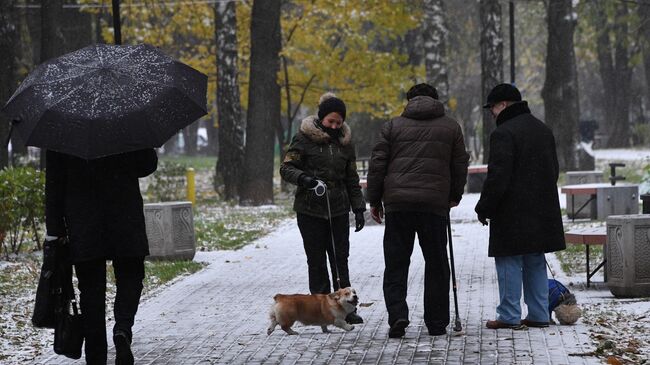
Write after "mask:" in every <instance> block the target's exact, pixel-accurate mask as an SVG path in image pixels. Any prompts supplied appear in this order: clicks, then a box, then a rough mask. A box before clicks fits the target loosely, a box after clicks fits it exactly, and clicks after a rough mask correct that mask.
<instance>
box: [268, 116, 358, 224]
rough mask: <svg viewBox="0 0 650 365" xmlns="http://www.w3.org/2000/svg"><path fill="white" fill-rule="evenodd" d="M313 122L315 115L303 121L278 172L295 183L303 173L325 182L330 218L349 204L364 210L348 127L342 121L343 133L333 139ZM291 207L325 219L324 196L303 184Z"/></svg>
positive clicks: (344, 212)
mask: <svg viewBox="0 0 650 365" xmlns="http://www.w3.org/2000/svg"><path fill="white" fill-rule="evenodd" d="M316 121H317V117H316V116H309V117H307V118H305V119H304V120H303V121H302V124H301V125H300V130H299V131H298V133H296V135H295V136H294V137H293V140H292V141H291V145H290V146H289V150H288V151H287V154H286V156H285V158H284V161H283V162H282V165H281V166H280V175H281V176H282V178H283V179H284V180H286V181H288V182H290V183H292V184H295V185H298V177H299V176H300V175H301V174H303V173H305V174H307V175H310V176H314V177H316V178H317V179H319V180H322V181H323V182H325V184H326V185H327V189H328V192H329V197H330V209H331V213H332V217H335V216H338V215H342V214H348V212H349V211H350V207H352V210H353V211H355V212H357V211H365V210H366V203H365V202H364V200H363V195H362V194H361V186H359V175H358V174H357V164H356V156H355V153H354V146H353V145H352V143H351V131H350V127H349V126H348V125H347V124H346V123H343V126H342V130H343V135H342V136H341V137H340V138H339V140H338V141H332V140H331V138H330V136H329V135H328V134H327V133H325V132H324V131H323V130H321V129H320V128H318V127H317V126H316ZM293 209H294V210H295V211H296V212H298V213H302V214H307V215H311V216H315V217H321V218H327V201H326V200H325V195H323V196H321V197H318V196H316V194H314V192H313V191H312V190H309V189H306V188H304V187H302V186H298V189H297V190H296V198H295V201H294V204H293Z"/></svg>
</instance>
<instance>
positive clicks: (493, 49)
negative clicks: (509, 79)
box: [479, 0, 503, 163]
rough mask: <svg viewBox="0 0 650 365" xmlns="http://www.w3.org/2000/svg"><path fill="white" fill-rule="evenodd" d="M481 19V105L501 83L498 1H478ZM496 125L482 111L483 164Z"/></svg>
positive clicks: (501, 48) (500, 33)
mask: <svg viewBox="0 0 650 365" xmlns="http://www.w3.org/2000/svg"><path fill="white" fill-rule="evenodd" d="M479 17H480V18H481V90H482V92H481V103H484V102H485V100H486V99H487V96H488V94H489V93H490V90H492V88H493V87H495V86H496V85H498V84H500V83H502V82H503V34H502V32H501V5H500V4H499V0H480V1H479ZM495 128H496V124H495V122H494V119H493V118H492V115H491V114H490V111H489V110H484V111H483V163H487V162H488V158H489V156H490V134H491V133H492V131H493V130H494V129H495Z"/></svg>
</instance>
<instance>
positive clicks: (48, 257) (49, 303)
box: [32, 240, 63, 328]
mask: <svg viewBox="0 0 650 365" xmlns="http://www.w3.org/2000/svg"><path fill="white" fill-rule="evenodd" d="M60 246H62V243H61V242H60V240H54V241H45V242H44V243H43V264H42V265H41V275H40V277H39V279H38V288H37V289H36V298H35V301H34V313H33V314H32V324H33V325H34V327H39V328H55V327H56V318H55V316H54V312H55V309H56V302H57V296H58V295H62V294H63V290H62V287H61V280H60V279H59V277H57V276H56V269H57V256H61V255H62V254H63V252H62V250H63V249H62V248H60Z"/></svg>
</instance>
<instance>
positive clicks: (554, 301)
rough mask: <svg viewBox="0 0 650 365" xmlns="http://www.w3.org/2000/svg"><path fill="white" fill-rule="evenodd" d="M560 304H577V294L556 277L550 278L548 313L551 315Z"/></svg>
mask: <svg viewBox="0 0 650 365" xmlns="http://www.w3.org/2000/svg"><path fill="white" fill-rule="evenodd" d="M560 304H576V302H575V296H573V294H571V292H570V291H569V289H567V288H566V286H564V285H562V283H560V282H559V281H557V280H555V279H548V313H549V315H550V314H551V312H553V310H554V309H555V308H557V306H558V305H560Z"/></svg>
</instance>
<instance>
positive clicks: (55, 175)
mask: <svg viewBox="0 0 650 365" xmlns="http://www.w3.org/2000/svg"><path fill="white" fill-rule="evenodd" d="M157 164H158V157H157V156H156V151H155V150H153V149H147V150H140V151H136V152H129V153H123V154H119V155H114V156H108V157H104V158H100V159H95V160H84V159H81V158H78V157H74V156H70V155H67V154H62V153H58V152H54V151H48V152H47V159H46V172H45V174H46V175H45V177H46V180H45V219H46V225H47V234H48V235H50V236H57V237H61V236H65V235H66V234H68V237H69V239H70V248H71V258H72V261H73V262H74V263H77V262H82V261H88V260H93V259H100V258H104V259H113V258H115V257H136V256H147V255H148V254H149V244H148V241H147V234H146V229H145V223H144V212H143V204H142V196H141V195H140V185H139V183H138V178H139V177H144V176H147V175H149V174H151V173H152V172H154V171H156V167H157Z"/></svg>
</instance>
